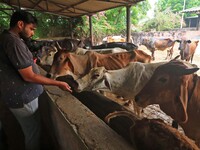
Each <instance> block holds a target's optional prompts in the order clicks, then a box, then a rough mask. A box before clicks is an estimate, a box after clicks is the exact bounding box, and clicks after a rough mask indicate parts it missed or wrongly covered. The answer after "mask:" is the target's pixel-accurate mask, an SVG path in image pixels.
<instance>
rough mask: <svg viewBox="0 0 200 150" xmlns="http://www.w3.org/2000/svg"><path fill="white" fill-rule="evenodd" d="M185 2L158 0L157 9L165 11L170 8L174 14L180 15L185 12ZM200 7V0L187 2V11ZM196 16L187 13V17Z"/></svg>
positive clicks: (187, 0)
mask: <svg viewBox="0 0 200 150" xmlns="http://www.w3.org/2000/svg"><path fill="white" fill-rule="evenodd" d="M183 6H184V0H158V2H157V9H158V11H164V10H166V9H167V8H170V9H171V10H172V12H174V13H179V12H180V11H182V10H183ZM197 6H200V0H185V9H188V8H192V7H197ZM191 15H194V14H191V13H187V14H186V16H191Z"/></svg>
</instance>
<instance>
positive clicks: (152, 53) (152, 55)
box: [151, 50, 155, 60]
mask: <svg viewBox="0 0 200 150" xmlns="http://www.w3.org/2000/svg"><path fill="white" fill-rule="evenodd" d="M154 52H155V51H154V50H152V51H151V57H152V58H151V59H152V60H155V57H154Z"/></svg>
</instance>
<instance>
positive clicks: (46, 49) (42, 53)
mask: <svg viewBox="0 0 200 150" xmlns="http://www.w3.org/2000/svg"><path fill="white" fill-rule="evenodd" d="M57 51H58V50H57V48H56V47H55V46H53V45H51V46H43V47H42V48H41V49H39V50H38V52H37V63H38V64H39V65H49V66H51V65H52V63H53V57H54V55H55V53H56V52H57Z"/></svg>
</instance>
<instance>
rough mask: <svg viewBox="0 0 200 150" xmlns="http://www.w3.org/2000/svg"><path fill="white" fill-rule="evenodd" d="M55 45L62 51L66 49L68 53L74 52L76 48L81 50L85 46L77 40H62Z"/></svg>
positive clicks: (81, 41) (82, 41)
mask: <svg viewBox="0 0 200 150" xmlns="http://www.w3.org/2000/svg"><path fill="white" fill-rule="evenodd" d="M56 42H57V44H59V46H60V47H61V48H62V49H66V50H68V51H69V52H73V51H75V50H76V49H77V48H78V47H81V48H83V47H84V46H85V43H84V40H79V39H67V38H65V39H62V40H57V41H56Z"/></svg>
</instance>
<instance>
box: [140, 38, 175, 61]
mask: <svg viewBox="0 0 200 150" xmlns="http://www.w3.org/2000/svg"><path fill="white" fill-rule="evenodd" d="M175 42H176V41H174V40H171V39H170V38H143V39H142V40H141V43H140V45H144V46H146V47H147V49H148V50H150V51H151V56H152V59H153V60H155V57H154V52H155V51H156V50H161V51H164V50H166V49H168V50H167V57H166V59H168V58H169V59H171V58H172V55H173V48H174V44H175Z"/></svg>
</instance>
